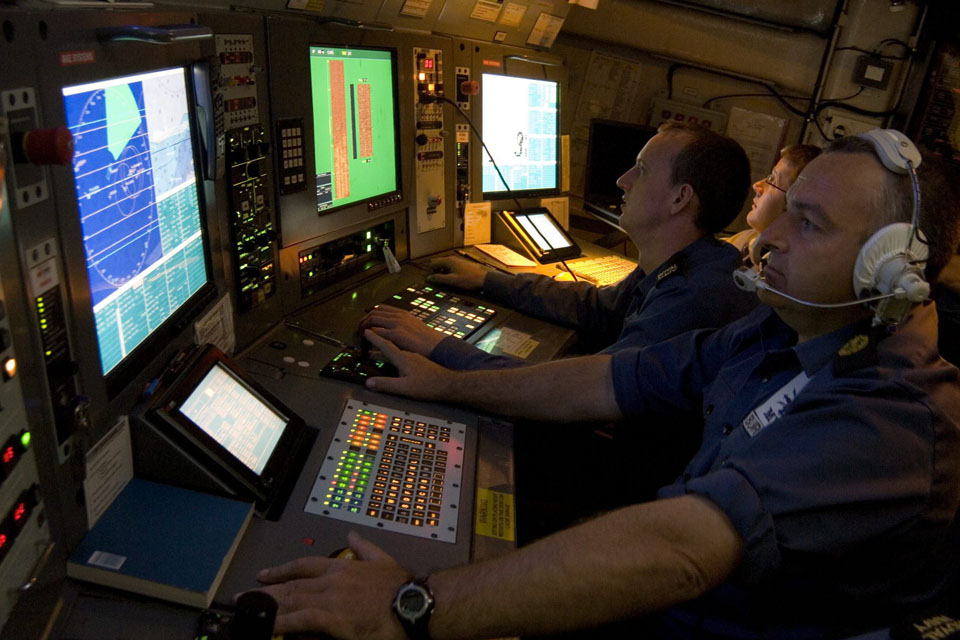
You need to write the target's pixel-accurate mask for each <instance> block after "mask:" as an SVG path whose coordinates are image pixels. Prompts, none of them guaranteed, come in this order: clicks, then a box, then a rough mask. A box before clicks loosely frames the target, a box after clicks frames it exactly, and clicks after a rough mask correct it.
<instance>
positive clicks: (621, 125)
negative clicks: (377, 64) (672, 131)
mask: <svg viewBox="0 0 960 640" xmlns="http://www.w3.org/2000/svg"><path fill="white" fill-rule="evenodd" d="M601 127H607V128H610V129H620V130H623V131H634V132H637V133H638V134H640V136H646V138H647V140H648V141H649V140H650V138H652V137H653V136H655V135H656V134H657V128H656V127H651V126H649V125H645V124H638V123H634V122H624V121H621V120H610V119H607V118H591V119H590V131H589V134H588V137H587V155H586V164H585V165H584V171H583V174H584V175H583V199H584V201H586V202H592V203H594V204H598V205H601V206H603V205H607V204H618V203H619V202H620V195H619V194H614V193H613V189H618V187H616V178H614V179H613V180H611V181H610V186H611V189H610V190H611V194H612V195H611V198H612V199H613V202H611V203H607V202H602V201H599V200H596V199H594V198H593V196H595V195H596V194H597V193H598V191H596V190H594V189H593V188H592V187H593V186H594V185H593V183H594V182H595V176H594V173H595V170H596V166H595V163H596V160H597V159H596V157H595V156H597V155H598V151H600V150H599V149H598V148H597V135H596V132H597V130H598V129H599V128H601ZM639 153H640V149H639V148H638V149H637V150H636V151H634V152H633V156H634V161H633V162H630V163H628V164H626V165H624V167H623V169H622V171H621V174H620V175H622V174H623V173H626V172H627V171H629V170H630V167H632V166H633V165H634V164H635V163H636V160H635V159H636V156H637V154H639Z"/></svg>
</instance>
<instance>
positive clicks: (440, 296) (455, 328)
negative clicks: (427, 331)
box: [377, 284, 496, 340]
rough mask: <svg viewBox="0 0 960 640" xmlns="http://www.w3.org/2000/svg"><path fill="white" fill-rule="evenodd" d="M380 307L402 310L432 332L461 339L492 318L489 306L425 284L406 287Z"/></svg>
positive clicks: (491, 310)
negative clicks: (392, 307) (410, 314)
mask: <svg viewBox="0 0 960 640" xmlns="http://www.w3.org/2000/svg"><path fill="white" fill-rule="evenodd" d="M382 304H389V305H393V306H394V307H399V308H401V309H406V310H407V311H409V312H410V313H412V314H413V315H414V316H416V317H417V318H419V319H420V320H422V321H423V323H424V324H425V325H427V326H428V327H430V328H431V329H433V330H434V331H438V332H440V333H442V334H444V335H448V336H453V337H454V338H460V339H461V340H462V339H464V338H467V337H468V336H470V334H472V333H473V332H474V331H476V330H477V329H479V328H480V325H482V324H483V323H484V322H486V321H487V320H489V319H490V318H492V317H493V316H494V315H496V311H495V310H494V309H491V308H490V307H487V306H484V305H482V304H475V303H473V302H471V301H469V300H465V299H463V298H461V297H460V296H457V295H453V294H450V293H447V292H445V291H440V290H438V289H435V288H434V287H431V286H430V285H425V284H423V285H419V286H413V287H407V288H406V289H404V290H402V291H399V292H397V293H396V294H394V295H393V297H391V298H389V299H388V300H384V301H383V303H382ZM377 306H379V305H377Z"/></svg>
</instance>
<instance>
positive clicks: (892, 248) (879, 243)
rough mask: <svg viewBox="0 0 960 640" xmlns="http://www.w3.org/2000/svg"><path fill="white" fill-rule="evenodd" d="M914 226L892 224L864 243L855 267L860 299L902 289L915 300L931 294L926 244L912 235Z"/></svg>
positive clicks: (855, 291) (855, 280)
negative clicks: (926, 272)
mask: <svg viewBox="0 0 960 640" xmlns="http://www.w3.org/2000/svg"><path fill="white" fill-rule="evenodd" d="M911 228H912V227H911V225H910V224H908V223H906V222H897V223H895V224H889V225H887V226H885V227H882V228H881V229H879V230H877V232H876V233H874V234H873V235H872V236H870V239H869V240H867V241H866V242H865V243H864V245H863V247H862V248H861V249H860V253H859V254H858V255H857V261H856V263H855V264H854V267H853V291H854V293H855V294H856V296H857V297H858V298H863V297H866V296H868V295H871V294H872V293H874V292H877V293H893V292H894V291H896V290H897V289H902V290H904V291H905V292H906V297H907V298H908V299H909V300H910V301H912V302H919V301H921V300H924V299H926V297H927V296H928V295H929V293H930V285H928V284H927V282H926V281H925V280H924V278H923V263H924V262H925V261H926V259H927V253H928V252H927V246H926V244H924V243H922V242H920V240H918V239H917V238H912V237H911V235H910V232H911ZM918 233H919V231H918ZM908 244H909V248H907V246H908ZM898 297H899V296H898Z"/></svg>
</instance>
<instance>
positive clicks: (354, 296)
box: [350, 291, 357, 300]
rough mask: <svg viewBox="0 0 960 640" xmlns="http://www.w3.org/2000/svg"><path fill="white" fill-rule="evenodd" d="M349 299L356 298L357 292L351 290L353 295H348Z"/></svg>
mask: <svg viewBox="0 0 960 640" xmlns="http://www.w3.org/2000/svg"><path fill="white" fill-rule="evenodd" d="M350 299H351V300H356V299H357V292H356V291H354V292H353V295H352V296H350Z"/></svg>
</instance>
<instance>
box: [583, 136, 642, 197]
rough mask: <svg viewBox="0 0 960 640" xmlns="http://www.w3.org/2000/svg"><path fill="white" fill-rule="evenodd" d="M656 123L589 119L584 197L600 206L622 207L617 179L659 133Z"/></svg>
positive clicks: (634, 162) (620, 191) (621, 192)
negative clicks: (650, 125) (652, 124)
mask: <svg viewBox="0 0 960 640" xmlns="http://www.w3.org/2000/svg"><path fill="white" fill-rule="evenodd" d="M656 133H657V130H656V128H655V127H648V126H646V125H642V124H633V123H630V122H617V121H615V120H602V119H596V118H595V119H593V120H591V121H590V137H589V138H588V139H587V161H586V165H585V169H584V185H583V199H584V200H585V201H587V202H588V203H592V204H596V205H600V206H613V207H619V205H620V201H621V198H622V197H623V191H622V190H621V189H620V187H618V186H617V179H618V178H619V177H620V176H622V175H623V174H624V173H626V172H627V171H629V170H630V167H632V166H633V165H635V164H636V163H637V154H639V153H640V150H641V149H643V147H644V145H646V144H647V142H648V141H649V140H650V138H652V137H653V136H654V135H656Z"/></svg>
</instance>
